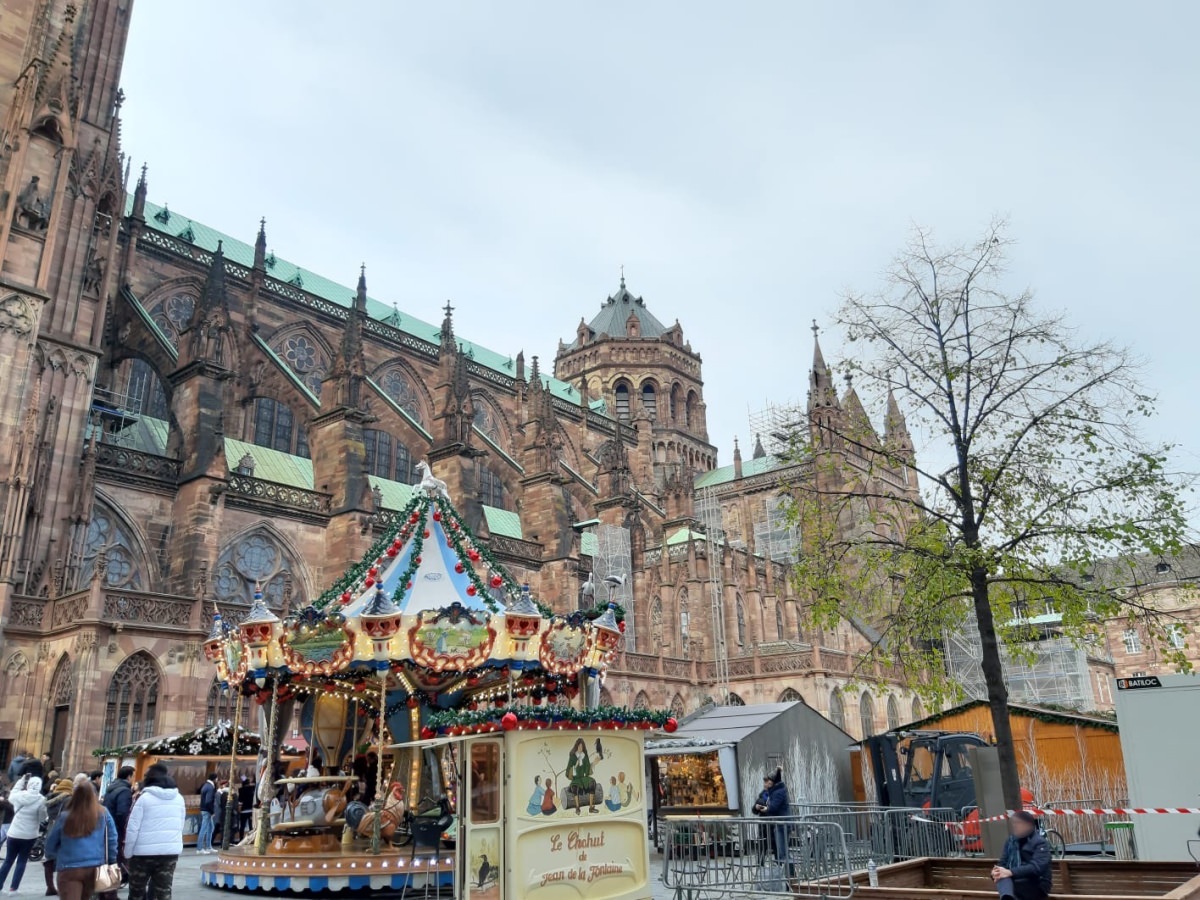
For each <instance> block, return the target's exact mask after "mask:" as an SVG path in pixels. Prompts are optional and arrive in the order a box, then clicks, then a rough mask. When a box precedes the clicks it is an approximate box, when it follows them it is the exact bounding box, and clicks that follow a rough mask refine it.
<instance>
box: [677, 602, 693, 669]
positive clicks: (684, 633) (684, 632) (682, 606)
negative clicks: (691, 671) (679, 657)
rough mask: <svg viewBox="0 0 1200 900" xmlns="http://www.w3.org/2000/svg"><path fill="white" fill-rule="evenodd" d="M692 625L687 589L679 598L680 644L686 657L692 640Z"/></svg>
mask: <svg viewBox="0 0 1200 900" xmlns="http://www.w3.org/2000/svg"><path fill="white" fill-rule="evenodd" d="M689 627H690V617H689V614H688V602H687V592H686V591H685V592H684V593H683V595H682V597H681V598H680V600H679V645H680V651H681V652H682V653H683V655H684V656H685V657H686V656H687V655H688V650H689V647H688V643H689V641H690V640H691V635H690V634H689V633H688V628H689Z"/></svg>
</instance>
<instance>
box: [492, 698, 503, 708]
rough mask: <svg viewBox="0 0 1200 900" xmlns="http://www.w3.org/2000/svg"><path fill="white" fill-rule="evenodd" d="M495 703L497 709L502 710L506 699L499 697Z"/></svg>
mask: <svg viewBox="0 0 1200 900" xmlns="http://www.w3.org/2000/svg"><path fill="white" fill-rule="evenodd" d="M493 702H494V705H495V707H496V709H500V708H501V707H503V706H504V698H503V697H497V698H496V699H495V700H494V701H493Z"/></svg>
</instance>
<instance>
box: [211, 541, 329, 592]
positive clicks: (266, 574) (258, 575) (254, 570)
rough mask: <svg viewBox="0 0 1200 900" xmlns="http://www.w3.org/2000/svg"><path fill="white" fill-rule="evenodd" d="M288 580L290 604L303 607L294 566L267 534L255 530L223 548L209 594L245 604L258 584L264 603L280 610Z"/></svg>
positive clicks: (301, 581) (298, 579)
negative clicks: (291, 598) (290, 588)
mask: <svg viewBox="0 0 1200 900" xmlns="http://www.w3.org/2000/svg"><path fill="white" fill-rule="evenodd" d="M289 576H290V577H291V583H292V592H293V605H295V606H303V605H304V604H305V602H306V601H305V599H304V596H303V594H304V590H303V588H302V587H301V585H302V584H303V583H304V582H303V579H302V578H299V577H297V566H296V564H295V562H294V560H292V559H291V557H290V555H289V554H288V553H287V551H286V550H284V548H283V546H282V545H281V544H280V542H279V541H278V540H277V539H276V538H275V536H274V535H273V534H271V532H270V531H268V530H267V529H265V528H258V529H255V530H254V531H251V532H249V533H247V534H245V535H243V536H242V537H240V538H238V539H237V540H236V541H234V542H233V543H232V544H229V545H228V546H226V547H225V548H224V549H223V550H222V551H221V554H220V556H218V557H217V568H216V573H215V575H214V577H213V593H214V594H215V595H216V598H217V601H218V602H220V603H223V604H224V603H249V602H250V600H251V599H252V597H253V594H254V585H255V584H256V583H258V584H261V585H262V591H263V596H264V597H265V598H266V600H267V603H268V604H269V605H270V606H272V607H275V608H277V609H278V608H281V607H282V606H283V602H284V596H285V593H286V590H287V585H288V577H289Z"/></svg>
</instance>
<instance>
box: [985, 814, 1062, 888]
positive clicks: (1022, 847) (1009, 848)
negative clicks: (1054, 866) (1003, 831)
mask: <svg viewBox="0 0 1200 900" xmlns="http://www.w3.org/2000/svg"><path fill="white" fill-rule="evenodd" d="M1008 829H1009V832H1010V834H1009V836H1008V840H1007V841H1005V842H1004V852H1003V853H1002V854H1001V856H1000V863H999V865H996V866H993V867H992V881H994V882H995V883H996V892H997V893H998V894H999V895H1000V897H1001V898H1002V900H1046V897H1048V896H1049V895H1050V887H1051V882H1052V875H1051V872H1050V845H1049V844H1047V843H1046V838H1045V837H1043V836H1042V833H1041V832H1040V831H1039V830H1038V823H1037V819H1036V818H1034V816H1033V813H1031V812H1027V811H1026V810H1023V809H1022V810H1018V811H1017V812H1015V813H1013V814H1012V818H1010V819H1009V820H1008Z"/></svg>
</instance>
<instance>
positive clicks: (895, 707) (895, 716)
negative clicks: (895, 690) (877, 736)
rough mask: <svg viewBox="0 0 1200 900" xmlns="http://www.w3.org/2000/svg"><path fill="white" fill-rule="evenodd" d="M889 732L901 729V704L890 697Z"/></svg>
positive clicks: (888, 711)
mask: <svg viewBox="0 0 1200 900" xmlns="http://www.w3.org/2000/svg"><path fill="white" fill-rule="evenodd" d="M887 717H888V731H891V730H892V729H894V728H899V727H900V704H899V703H897V702H896V698H895V697H888V702H887Z"/></svg>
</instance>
